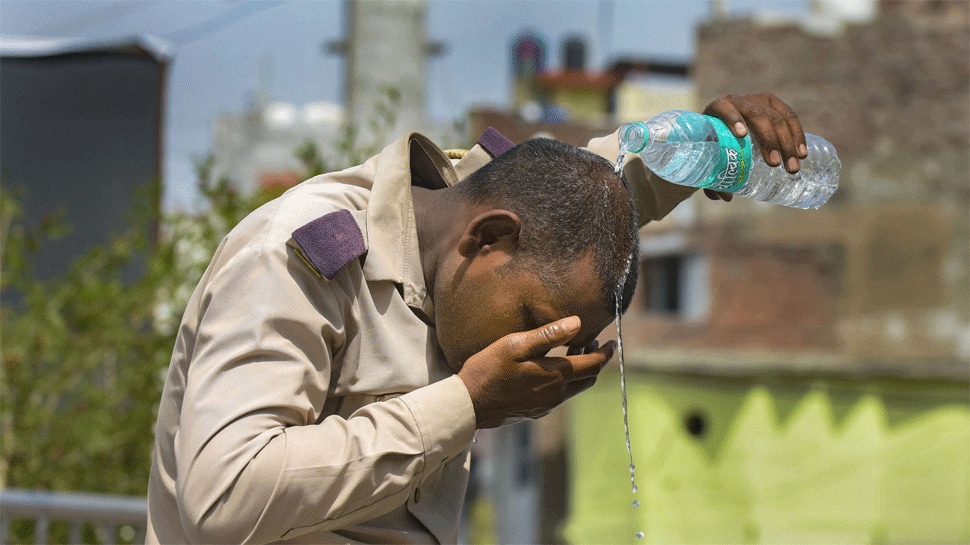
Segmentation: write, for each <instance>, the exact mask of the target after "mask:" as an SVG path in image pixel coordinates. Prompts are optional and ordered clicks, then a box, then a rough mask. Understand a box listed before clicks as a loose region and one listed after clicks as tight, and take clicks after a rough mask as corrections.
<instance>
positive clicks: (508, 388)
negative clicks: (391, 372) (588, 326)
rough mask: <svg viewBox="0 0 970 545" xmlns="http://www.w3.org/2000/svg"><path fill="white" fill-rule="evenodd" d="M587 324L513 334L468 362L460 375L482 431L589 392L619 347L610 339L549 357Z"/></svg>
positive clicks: (572, 321) (572, 320)
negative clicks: (550, 352) (579, 350)
mask: <svg viewBox="0 0 970 545" xmlns="http://www.w3.org/2000/svg"><path fill="white" fill-rule="evenodd" d="M580 326H581V322H580V319H579V317H577V316H569V317H567V318H563V319H562V320H558V321H555V322H551V323H549V324H546V325H544V326H542V327H540V328H538V329H533V330H531V331H523V332H521V333H512V334H510V335H506V336H505V337H502V338H501V339H499V340H497V341H495V342H494V343H492V344H491V345H489V346H488V347H486V348H485V349H484V350H482V351H481V352H479V353H477V354H475V355H474V356H472V357H470V358H468V360H467V361H466V362H465V364H464V365H463V366H462V368H461V371H459V372H458V376H459V377H460V378H461V379H462V381H463V382H464V383H465V387H466V388H468V393H469V394H470V395H471V398H472V404H473V405H474V407H475V419H476V422H477V426H478V427H479V428H494V427H498V426H500V425H501V424H502V423H503V422H505V421H508V420H517V419H523V418H539V417H541V416H543V415H545V414H547V413H548V412H549V411H551V410H552V409H553V408H554V407H556V406H557V405H559V404H560V403H562V402H563V401H565V400H566V399H569V398H570V397H572V396H574V395H576V394H578V393H579V392H582V391H583V390H585V389H587V388H589V387H590V386H592V385H593V383H594V382H596V375H597V374H599V372H600V370H601V369H603V366H605V365H606V363H607V362H608V361H610V358H612V357H613V352H614V351H615V349H616V343H615V342H613V341H610V342H608V343H606V344H605V345H603V346H601V347H596V346H595V345H594V344H591V345H590V346H589V347H588V348H587V349H586V350H585V351H584V352H585V353H582V354H574V352H576V351H575V350H571V351H570V352H569V353H568V355H566V356H553V357H549V356H546V354H547V353H548V352H549V351H550V350H552V349H553V348H555V347H557V346H562V345H564V344H566V343H568V342H569V341H570V340H571V339H572V338H573V337H574V336H576V333H578V332H579V329H580Z"/></svg>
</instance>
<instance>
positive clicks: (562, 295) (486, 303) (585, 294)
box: [434, 253, 614, 372]
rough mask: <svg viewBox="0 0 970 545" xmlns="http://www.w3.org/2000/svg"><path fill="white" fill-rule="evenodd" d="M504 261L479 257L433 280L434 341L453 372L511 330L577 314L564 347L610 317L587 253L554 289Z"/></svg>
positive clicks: (583, 339) (578, 343) (591, 335)
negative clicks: (575, 329) (577, 322)
mask: <svg viewBox="0 0 970 545" xmlns="http://www.w3.org/2000/svg"><path fill="white" fill-rule="evenodd" d="M507 263H508V261H507V256H505V255H504V254H499V253H495V254H492V255H489V256H484V257H482V256H479V257H476V258H475V259H473V260H470V261H465V262H464V263H461V264H459V265H458V266H456V267H455V268H454V269H453V270H451V271H449V274H448V275H447V277H446V278H444V279H441V280H440V281H439V282H436V286H435V298H434V302H435V324H436V328H437V336H438V342H439V344H440V346H441V349H442V351H443V352H444V354H445V357H446V358H447V359H448V364H449V365H450V366H451V368H452V369H453V370H454V371H455V372H457V371H458V370H460V369H461V367H462V365H463V364H464V362H465V360H467V359H468V358H469V357H471V356H472V355H474V354H476V353H478V352H480V351H481V350H482V349H484V348H485V347H487V346H488V345H490V344H492V343H493V342H495V341H497V340H498V339H500V338H502V337H504V336H505V335H508V334H510V333H516V332H521V331H528V330H531V329H535V328H537V327H540V326H542V325H545V324H547V323H549V322H553V321H556V320H559V319H561V318H565V317H567V316H571V315H577V316H579V317H580V319H581V320H582V328H581V329H580V331H579V333H578V334H577V335H576V336H575V337H574V338H573V339H572V340H571V341H570V342H569V343H568V344H567V346H570V347H578V348H582V347H585V346H586V345H587V344H589V343H590V342H591V341H592V340H594V339H595V338H596V336H597V335H599V333H600V332H601V331H602V330H603V329H604V328H605V327H606V326H607V325H609V324H610V323H611V322H612V321H613V319H614V315H613V314H612V313H610V312H608V311H607V310H606V308H605V307H606V305H605V302H604V301H603V300H602V298H601V296H600V293H601V291H600V281H599V278H598V277H597V275H596V273H595V270H594V268H593V262H592V258H591V257H590V255H587V256H586V257H584V258H583V259H581V260H579V261H578V262H576V263H575V264H573V265H572V267H570V268H569V271H568V273H567V274H566V275H565V278H563V279H561V280H562V289H558V290H557V289H552V288H550V287H549V286H546V285H545V284H544V283H543V282H542V280H541V278H540V276H539V275H538V274H536V272H535V269H534V268H532V267H529V266H512V267H505V266H504V265H505V264H507Z"/></svg>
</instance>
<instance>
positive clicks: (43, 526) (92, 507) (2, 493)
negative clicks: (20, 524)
mask: <svg viewBox="0 0 970 545" xmlns="http://www.w3.org/2000/svg"><path fill="white" fill-rule="evenodd" d="M146 513H147V503H146V501H145V500H144V499H143V498H137V497H129V496H108V495H103V494H87V493H81V492H70V493H62V492H44V491H36V490H17V489H7V490H0V543H9V542H10V541H11V540H12V537H13V536H11V534H10V531H11V525H12V524H13V522H14V521H20V520H28V521H33V523H34V542H35V543H48V542H49V541H50V539H51V538H50V537H49V534H48V530H49V528H50V525H51V523H52V522H60V521H64V522H66V523H68V524H69V528H70V530H69V532H70V533H69V537H68V539H69V541H70V543H81V542H82V539H83V532H84V527H85V526H86V525H90V526H91V527H93V528H94V531H95V535H96V536H97V541H98V542H99V543H106V544H113V543H117V542H118V541H119V540H120V541H123V542H129V543H144V542H145V524H146Z"/></svg>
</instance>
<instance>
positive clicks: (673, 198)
mask: <svg viewBox="0 0 970 545" xmlns="http://www.w3.org/2000/svg"><path fill="white" fill-rule="evenodd" d="M703 113H704V114H707V115H711V116H714V117H717V118H719V119H721V120H722V121H724V123H725V124H726V125H727V126H728V127H730V128H731V132H733V133H734V135H735V136H745V135H746V134H748V133H749V132H750V133H751V135H752V137H753V138H755V139H756V140H757V142H758V145H759V147H760V148H761V153H762V156H763V157H764V159H765V161H766V162H767V163H768V165H770V166H778V165H780V164H782V161H784V165H785V168H786V169H787V170H788V171H789V172H797V171H798V169H799V166H800V165H799V161H800V160H801V159H804V158H805V157H806V155H808V151H807V148H806V146H805V133H804V132H803V130H802V126H801V123H800V122H799V120H798V116H797V115H796V114H795V112H794V111H793V110H792V109H791V108H790V107H789V106H788V105H787V104H785V103H784V102H782V101H781V100H780V99H779V98H778V97H776V96H775V95H773V94H771V93H757V94H752V95H741V96H738V95H728V96H723V97H720V98H718V99H716V100H714V101H712V102H711V103H710V104H708V105H707V106H706V107H705V108H704V112H703ZM587 147H588V148H589V150H590V151H592V152H594V153H596V154H598V155H601V156H603V157H605V158H607V159H609V160H610V161H614V162H615V161H616V158H617V155H618V154H619V151H620V146H619V141H618V140H617V133H616V132H614V133H613V134H610V135H609V136H603V137H599V138H594V139H593V140H591V141H590V142H589V145H588V146H587ZM623 174H624V176H625V177H626V179H627V183H628V184H629V185H630V190H631V191H632V192H633V198H634V200H635V202H636V205H637V214H638V216H639V219H640V226H641V227H642V226H644V225H646V224H647V223H649V222H651V221H656V220H659V219H661V218H663V217H664V216H666V215H667V214H669V213H670V211H671V210H673V209H674V208H675V207H676V206H677V205H678V204H680V203H681V202H682V201H684V200H685V199H687V198H688V197H690V196H691V195H693V194H694V192H695V191H697V189H696V188H693V187H686V186H681V185H677V184H673V183H670V182H667V181H666V180H664V179H662V178H660V177H659V176H657V175H656V174H654V173H653V172H651V171H650V170H649V169H648V168H647V167H646V165H645V164H644V163H643V160H642V159H640V157H639V156H638V155H632V156H628V157H627V163H626V166H625V167H624V169H623ZM704 193H705V195H707V197H708V198H709V199H713V200H717V199H721V200H724V201H730V200H731V198H732V197H733V195H732V194H731V193H720V192H715V191H711V190H708V189H705V190H704Z"/></svg>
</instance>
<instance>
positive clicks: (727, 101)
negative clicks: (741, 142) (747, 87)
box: [703, 95, 748, 138]
mask: <svg viewBox="0 0 970 545" xmlns="http://www.w3.org/2000/svg"><path fill="white" fill-rule="evenodd" d="M735 100H742V98H741V97H738V96H733V95H731V96H724V97H721V98H718V99H716V100H714V101H713V102H711V103H710V104H708V105H707V107H706V108H704V112H703V113H704V114H705V115H711V116H714V117H716V118H718V119H720V120H721V121H723V122H724V124H725V125H727V126H728V127H730V128H731V132H732V133H734V136H737V137H739V138H740V137H742V136H745V135H747V134H748V126H747V124H746V123H745V122H744V116H743V115H741V111H740V110H738V108H737V106H735V104H734V102H733V101H735Z"/></svg>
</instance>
